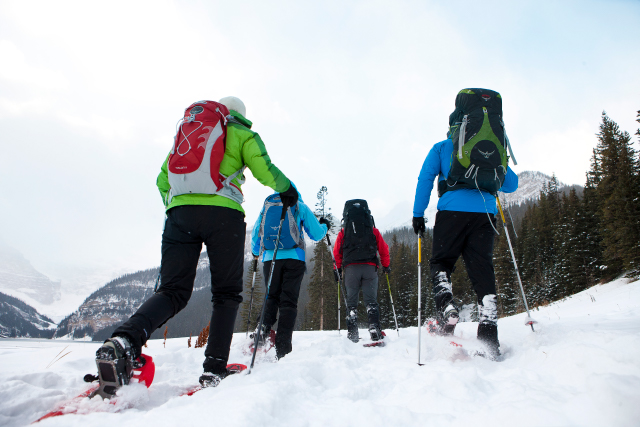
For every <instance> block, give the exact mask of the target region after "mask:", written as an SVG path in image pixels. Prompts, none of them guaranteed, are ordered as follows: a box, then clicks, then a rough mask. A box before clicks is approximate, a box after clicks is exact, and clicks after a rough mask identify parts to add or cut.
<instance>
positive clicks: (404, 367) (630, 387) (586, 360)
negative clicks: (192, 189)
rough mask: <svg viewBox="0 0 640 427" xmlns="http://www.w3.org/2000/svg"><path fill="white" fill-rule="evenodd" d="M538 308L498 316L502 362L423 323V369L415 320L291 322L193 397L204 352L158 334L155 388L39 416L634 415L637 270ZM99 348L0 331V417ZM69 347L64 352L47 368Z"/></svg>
mask: <svg viewBox="0 0 640 427" xmlns="http://www.w3.org/2000/svg"><path fill="white" fill-rule="evenodd" d="M532 315H533V317H534V318H535V319H536V320H538V322H539V323H538V325H536V326H537V328H536V332H532V331H531V329H530V328H528V327H526V326H524V325H523V319H524V315H517V316H514V317H510V318H505V319H500V321H499V330H500V339H501V343H502V350H503V352H504V353H505V357H504V360H503V361H501V362H491V361H488V360H486V359H483V358H480V357H474V358H465V357H464V356H463V355H462V354H461V353H459V350H457V349H456V348H454V347H453V346H451V345H450V344H449V341H448V340H445V339H442V338H436V337H431V336H425V335H426V334H424V333H423V334H422V362H423V363H424V366H418V365H417V363H416V362H417V342H418V330H417V328H408V329H402V330H401V331H400V337H398V335H397V334H396V332H395V331H393V330H387V331H386V332H387V339H388V341H389V342H388V345H387V346H386V347H384V348H364V347H362V346H361V345H358V344H353V343H351V342H350V341H348V340H347V338H346V334H345V333H344V331H343V332H342V335H338V333H337V331H327V332H296V333H295V334H294V352H293V353H292V354H290V355H288V356H287V357H285V358H284V359H282V360H281V361H279V362H277V363H270V362H271V361H272V359H271V358H272V357H273V355H272V354H271V353H268V354H267V356H266V359H265V360H261V361H260V362H259V363H256V366H255V368H254V370H253V372H252V373H251V375H235V376H232V377H229V378H227V379H225V380H224V381H223V382H222V383H221V384H220V386H219V387H217V388H214V389H206V390H203V391H201V392H199V393H196V394H195V395H193V396H190V397H173V396H174V395H175V394H176V393H177V392H178V391H179V390H181V389H183V388H185V387H187V386H189V385H192V384H194V383H195V382H196V381H197V378H198V376H199V375H200V372H201V363H202V360H203V350H202V349H194V348H187V339H186V338H177V339H172V340H168V341H167V344H166V348H164V347H163V344H162V341H151V342H150V343H149V348H148V349H145V353H148V354H150V355H152V356H153V357H154V359H155V362H156V365H157V371H156V378H155V381H154V383H153V385H152V386H151V388H149V389H148V390H147V389H146V388H145V387H144V386H142V385H139V384H136V385H134V386H131V387H128V388H125V389H123V392H124V395H123V396H122V397H121V398H120V399H119V402H118V404H116V405H107V404H106V403H104V402H102V401H98V400H97V399H93V400H88V399H86V400H85V402H83V403H82V406H81V410H87V409H88V408H93V407H95V408H97V409H100V410H102V411H115V410H117V411H119V412H117V413H113V412H100V413H95V412H94V413H90V414H87V415H66V416H63V417H57V418H51V419H47V420H44V421H42V422H41V423H40V425H42V426H82V427H90V426H104V425H118V426H134V425H136V426H144V425H153V426H154V427H159V426H171V427H175V426H178V425H185V422H186V423H188V424H191V425H199V424H202V425H205V424H206V425H216V426H225V427H228V426H283V427H284V426H323V427H324V426H359V425H366V426H385V427H389V426H418V425H419V426H448V425H456V426H472V425H473V426H492V427H493V426H506V425H518V426H605V425H607V426H609V425H611V426H613V425H615V426H634V425H635V426H637V425H639V424H640V404H639V403H640V358H639V357H638V355H639V354H640V281H636V282H633V283H627V281H625V280H618V281H615V282H612V283H609V284H606V285H602V286H596V287H594V288H591V289H589V290H587V291H584V292H582V293H580V294H577V295H575V296H573V297H572V298H569V299H567V300H565V301H562V302H558V303H555V304H552V305H550V306H548V307H542V308H540V310H539V311H538V310H534V312H533V313H532ZM476 327H477V325H476V324H474V323H463V324H460V325H459V326H458V328H457V329H456V335H457V336H458V340H459V341H460V342H463V343H464V344H465V348H469V349H471V348H473V347H474V345H475V344H476V341H475V340H474V339H473V336H474V334H475V329H476ZM364 333H365V331H364V330H362V331H361V335H362V334H364ZM244 340H245V338H244V334H237V335H235V336H234V342H233V345H232V350H231V357H230V361H233V362H239V363H246V364H248V362H249V358H248V357H247V356H244V355H243V354H242V352H241V346H242V345H243V343H244ZM194 341H195V340H194ZM67 346H68V347H67ZM65 347H66V349H65ZM97 347H98V344H97V343H91V342H61V341H46V340H44V341H35V340H1V341H0V425H2V426H6V427H9V426H21V425H27V424H29V423H30V422H32V421H33V420H35V419H37V418H38V417H40V416H42V415H43V414H44V413H45V412H47V411H48V410H50V409H52V408H53V407H54V406H55V405H56V404H57V403H59V402H60V401H62V400H65V399H67V398H69V397H72V396H75V395H77V394H78V393H79V392H80V391H82V390H84V389H86V388H87V385H85V384H84V383H83V382H82V377H83V376H84V374H86V373H95V365H94V361H93V355H94V352H95V350H96V348H97ZM63 349H64V350H63ZM61 351H62V353H61V354H64V353H66V352H68V351H70V353H69V354H68V355H66V356H65V357H63V358H62V359H60V360H59V361H57V362H55V363H53V364H51V365H50V366H49V367H48V368H47V365H49V364H50V363H51V362H52V361H53V360H55V357H56V355H57V354H58V353H60V352H61ZM271 352H273V350H271ZM134 402H135V403H136V407H135V408H129V409H127V408H126V405H130V406H131V404H132V403H134Z"/></svg>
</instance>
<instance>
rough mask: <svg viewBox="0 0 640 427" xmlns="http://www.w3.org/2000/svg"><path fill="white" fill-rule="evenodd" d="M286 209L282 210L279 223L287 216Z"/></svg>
mask: <svg viewBox="0 0 640 427" xmlns="http://www.w3.org/2000/svg"><path fill="white" fill-rule="evenodd" d="M287 209H289V208H287ZM287 209H284V208H283V209H282V215H280V221H284V218H285V217H286V216H287Z"/></svg>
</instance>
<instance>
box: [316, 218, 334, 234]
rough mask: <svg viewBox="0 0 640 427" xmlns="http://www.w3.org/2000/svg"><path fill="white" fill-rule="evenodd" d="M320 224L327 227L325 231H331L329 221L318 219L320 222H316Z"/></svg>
mask: <svg viewBox="0 0 640 427" xmlns="http://www.w3.org/2000/svg"><path fill="white" fill-rule="evenodd" d="M318 222H319V223H320V224H324V225H326V226H327V231H329V230H331V221H329V220H328V219H327V218H325V217H322V218H320V221H318Z"/></svg>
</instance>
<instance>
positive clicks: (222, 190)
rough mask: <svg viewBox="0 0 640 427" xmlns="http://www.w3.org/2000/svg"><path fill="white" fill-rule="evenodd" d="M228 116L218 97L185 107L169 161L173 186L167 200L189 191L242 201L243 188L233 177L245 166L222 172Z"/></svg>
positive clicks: (170, 183) (170, 178)
mask: <svg viewBox="0 0 640 427" xmlns="http://www.w3.org/2000/svg"><path fill="white" fill-rule="evenodd" d="M227 116H229V110H228V109H227V107H226V106H224V105H223V104H220V103H219V102H215V101H198V102H194V103H193V104H191V105H190V106H189V107H188V108H187V109H186V110H185V111H184V117H183V118H182V119H181V120H180V125H179V126H178V131H177V133H176V136H175V139H174V142H173V148H172V149H171V153H170V154H169V161H168V164H167V166H168V169H169V185H170V186H171V189H170V191H169V194H168V195H167V204H169V203H171V198H172V197H174V196H178V195H181V194H188V193H198V194H217V195H220V196H224V197H228V198H230V199H233V200H236V201H238V203H242V201H243V196H242V192H241V191H240V188H239V187H238V186H236V185H235V184H233V183H232V182H231V180H233V179H234V178H236V177H237V176H238V175H241V174H242V171H243V169H244V168H241V169H240V170H238V171H236V172H235V173H234V174H232V175H230V176H228V177H227V176H224V175H222V174H221V173H220V163H221V162H222V158H223V157H224V151H225V147H226V136H227ZM241 178H242V177H241ZM243 182H244V180H243V179H241V181H240V184H242V183H243Z"/></svg>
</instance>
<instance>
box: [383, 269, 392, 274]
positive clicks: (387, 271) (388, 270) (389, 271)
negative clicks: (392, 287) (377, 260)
mask: <svg viewBox="0 0 640 427" xmlns="http://www.w3.org/2000/svg"><path fill="white" fill-rule="evenodd" d="M382 271H383V272H384V274H389V273H391V267H382Z"/></svg>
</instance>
